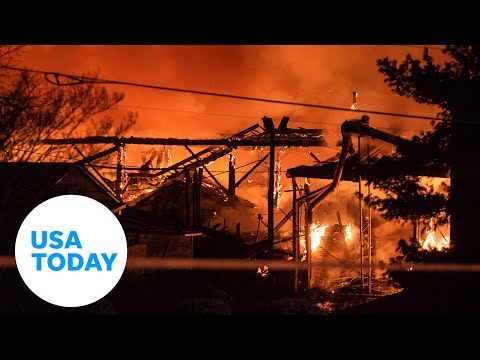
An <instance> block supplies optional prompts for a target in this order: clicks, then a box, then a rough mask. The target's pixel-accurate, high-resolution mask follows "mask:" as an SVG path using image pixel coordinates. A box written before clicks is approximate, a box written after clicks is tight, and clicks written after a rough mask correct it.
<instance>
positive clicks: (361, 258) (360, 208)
mask: <svg viewBox="0 0 480 360" xmlns="http://www.w3.org/2000/svg"><path fill="white" fill-rule="evenodd" d="M361 162H362V160H361V151H360V135H358V167H359V168H360V166H361ZM358 213H359V218H358V228H359V231H358V234H359V235H358V237H359V238H360V279H361V280H360V281H361V284H362V293H363V286H364V284H363V214H362V177H361V175H360V173H359V174H358Z"/></svg>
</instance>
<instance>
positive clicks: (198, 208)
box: [195, 168, 203, 226]
mask: <svg viewBox="0 0 480 360" xmlns="http://www.w3.org/2000/svg"><path fill="white" fill-rule="evenodd" d="M202 178H203V168H199V169H198V172H197V194H196V195H197V201H196V207H195V211H196V212H197V225H198V226H201V225H202V207H201V205H202V203H201V199H202Z"/></svg>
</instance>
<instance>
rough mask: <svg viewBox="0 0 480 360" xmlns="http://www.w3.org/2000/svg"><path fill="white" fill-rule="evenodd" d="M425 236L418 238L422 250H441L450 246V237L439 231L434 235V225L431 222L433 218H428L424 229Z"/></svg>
mask: <svg viewBox="0 0 480 360" xmlns="http://www.w3.org/2000/svg"><path fill="white" fill-rule="evenodd" d="M426 234H427V236H426V237H425V239H423V240H420V245H421V246H422V249H423V250H438V251H442V250H444V249H448V248H449V247H450V237H449V236H445V235H443V234H441V233H440V235H439V236H436V235H437V234H436V231H435V225H434V223H433V218H432V219H430V222H429V223H428V228H427V231H426Z"/></svg>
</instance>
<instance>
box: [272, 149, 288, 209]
mask: <svg viewBox="0 0 480 360" xmlns="http://www.w3.org/2000/svg"><path fill="white" fill-rule="evenodd" d="M283 154H285V151H283V150H280V151H279V152H278V155H277V158H276V159H275V176H274V187H273V199H274V202H275V206H276V207H277V209H278V208H280V199H281V197H282V187H283V185H282V183H281V181H282V160H281V159H280V156H281V155H283Z"/></svg>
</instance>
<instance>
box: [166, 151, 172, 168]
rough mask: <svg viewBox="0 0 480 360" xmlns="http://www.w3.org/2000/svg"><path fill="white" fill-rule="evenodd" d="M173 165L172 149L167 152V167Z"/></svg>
mask: <svg viewBox="0 0 480 360" xmlns="http://www.w3.org/2000/svg"><path fill="white" fill-rule="evenodd" d="M172 164H173V154H172V149H168V150H167V167H170V166H172Z"/></svg>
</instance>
